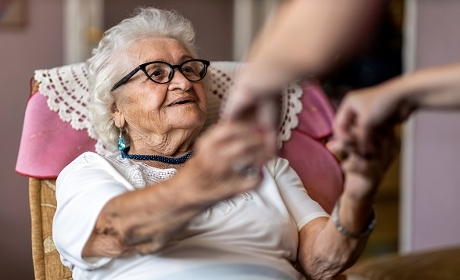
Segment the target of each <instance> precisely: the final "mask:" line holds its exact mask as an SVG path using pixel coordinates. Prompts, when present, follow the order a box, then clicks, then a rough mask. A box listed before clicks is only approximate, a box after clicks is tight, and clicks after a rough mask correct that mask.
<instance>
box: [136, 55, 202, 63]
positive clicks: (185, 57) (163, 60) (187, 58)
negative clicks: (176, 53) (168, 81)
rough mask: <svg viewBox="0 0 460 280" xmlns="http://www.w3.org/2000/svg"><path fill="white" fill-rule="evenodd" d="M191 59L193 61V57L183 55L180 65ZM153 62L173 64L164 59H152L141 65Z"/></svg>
mask: <svg viewBox="0 0 460 280" xmlns="http://www.w3.org/2000/svg"><path fill="white" fill-rule="evenodd" d="M189 59H193V56H191V55H183V56H181V57H180V59H179V61H180V62H179V64H181V63H182V62H184V61H186V60H189ZM152 61H160V62H165V63H168V64H171V63H170V62H168V61H166V60H165V59H162V58H159V59H153V60H151V59H148V60H144V61H143V62H142V63H141V64H144V63H148V62H152Z"/></svg>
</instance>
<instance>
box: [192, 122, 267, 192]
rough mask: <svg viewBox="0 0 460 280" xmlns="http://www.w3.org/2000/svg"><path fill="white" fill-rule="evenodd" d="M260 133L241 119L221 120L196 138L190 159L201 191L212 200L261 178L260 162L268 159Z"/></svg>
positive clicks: (240, 190)
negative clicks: (237, 120)
mask: <svg viewBox="0 0 460 280" xmlns="http://www.w3.org/2000/svg"><path fill="white" fill-rule="evenodd" d="M264 143H265V142H264V134H263V133H262V132H261V131H260V130H257V129H255V128H254V127H253V126H251V125H247V124H245V123H243V122H222V123H219V124H217V125H215V126H214V127H211V128H210V129H209V130H208V131H207V132H206V133H205V134H204V135H203V136H202V137H201V138H200V139H199V141H198V142H197V148H196V149H195V154H194V157H193V158H192V160H191V161H190V163H191V164H193V167H192V168H193V169H194V171H193V175H192V176H194V177H195V178H196V180H195V181H196V182H200V188H202V191H205V192H208V193H210V194H211V196H213V197H215V198H216V200H222V199H224V198H228V197H229V196H232V195H236V194H238V193H240V192H244V191H248V190H252V189H253V188H255V187H257V186H258V184H259V183H260V181H261V180H262V177H263V176H262V166H263V165H264V164H265V163H266V161H267V160H268V159H269V156H270V155H269V152H267V150H266V148H265V146H264Z"/></svg>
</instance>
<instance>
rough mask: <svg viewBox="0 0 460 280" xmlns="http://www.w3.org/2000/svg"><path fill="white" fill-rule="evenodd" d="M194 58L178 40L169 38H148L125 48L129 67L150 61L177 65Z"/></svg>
mask: <svg viewBox="0 0 460 280" xmlns="http://www.w3.org/2000/svg"><path fill="white" fill-rule="evenodd" d="M191 58H194V55H193V54H192V52H191V51H190V50H189V49H187V47H186V46H185V45H184V44H182V43H181V42H180V41H179V40H176V39H173V38H169V37H148V38H142V39H139V40H136V41H134V42H132V43H131V44H130V45H128V46H127V48H126V59H127V60H128V61H129V62H128V61H126V62H127V63H128V64H131V66H137V65H139V64H142V63H145V62H150V61H164V62H168V63H170V64H178V63H181V62H183V61H185V60H187V59H191Z"/></svg>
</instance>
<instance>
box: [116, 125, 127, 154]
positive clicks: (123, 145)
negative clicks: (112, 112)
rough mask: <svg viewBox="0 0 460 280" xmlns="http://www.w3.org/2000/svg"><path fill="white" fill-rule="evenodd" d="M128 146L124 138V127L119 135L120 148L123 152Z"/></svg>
mask: <svg viewBox="0 0 460 280" xmlns="http://www.w3.org/2000/svg"><path fill="white" fill-rule="evenodd" d="M125 148H126V143H125V139H123V128H120V134H119V135H118V150H119V151H120V153H121V154H123V152H124V150H125Z"/></svg>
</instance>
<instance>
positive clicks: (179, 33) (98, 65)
mask: <svg viewBox="0 0 460 280" xmlns="http://www.w3.org/2000/svg"><path fill="white" fill-rule="evenodd" d="M152 36H159V37H169V38H173V39H176V40H178V41H179V42H180V43H182V45H183V46H184V47H185V48H186V49H187V50H188V51H189V52H190V53H191V54H192V55H193V56H195V57H196V46H195V31H194V28H193V26H192V23H191V22H190V21H189V20H188V19H186V18H184V17H183V16H182V15H180V14H179V13H177V12H175V11H167V10H159V9H156V8H144V7H140V8H137V9H136V12H135V14H134V15H133V16H132V17H130V18H127V19H125V20H123V21H122V22H120V23H119V24H117V25H115V26H114V27H112V28H110V29H109V30H107V31H106V32H105V33H104V35H103V37H102V39H101V41H100V42H99V45H98V46H97V47H96V48H95V49H94V50H93V54H92V57H91V58H89V59H88V60H87V68H88V71H89V77H88V79H89V90H90V93H91V94H90V95H91V97H90V102H89V104H90V105H89V112H90V114H89V117H90V120H91V122H92V124H93V126H94V132H95V133H96V137H97V138H98V140H99V141H100V142H101V143H102V144H103V145H104V146H105V148H106V149H108V150H113V151H115V150H116V147H117V138H118V135H119V129H118V128H117V127H116V126H115V123H114V120H113V118H112V116H111V114H110V107H111V106H112V104H113V101H114V99H113V96H112V94H111V89H112V87H113V85H114V84H115V83H116V82H118V80H119V79H120V78H121V77H123V76H124V75H125V74H126V73H128V72H129V71H131V70H132V69H127V67H129V66H127V65H129V63H124V62H126V60H127V59H128V54H127V53H126V51H125V50H126V49H127V48H128V47H129V46H130V45H131V44H133V43H134V42H136V41H138V40H140V39H144V38H149V37H152ZM127 134H129V132H127ZM127 136H129V135H126V134H125V142H126V143H127V144H128V143H129V142H130V139H129V137H127Z"/></svg>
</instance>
